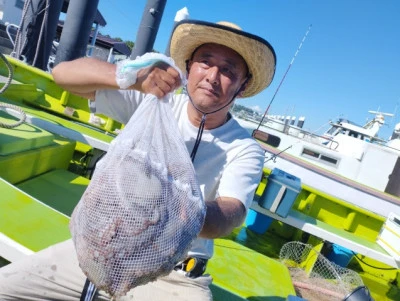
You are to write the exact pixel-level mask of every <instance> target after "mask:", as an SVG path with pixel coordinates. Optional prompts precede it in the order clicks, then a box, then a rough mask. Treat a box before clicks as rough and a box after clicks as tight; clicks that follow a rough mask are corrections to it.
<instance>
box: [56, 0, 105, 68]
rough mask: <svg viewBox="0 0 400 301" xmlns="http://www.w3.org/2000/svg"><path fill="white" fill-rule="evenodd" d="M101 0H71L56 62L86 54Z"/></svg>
mask: <svg viewBox="0 0 400 301" xmlns="http://www.w3.org/2000/svg"><path fill="white" fill-rule="evenodd" d="M98 4H99V0H70V1H69V6H68V11H67V16H66V18H65V23H64V28H63V31H62V33H61V38H60V44H59V46H58V49H57V54H56V60H55V64H54V65H57V64H58V63H60V62H63V61H71V60H73V59H77V58H80V57H83V56H85V55H86V49H87V45H88V43H89V36H90V32H91V30H92V25H93V22H94V19H95V16H96V12H97V5H98Z"/></svg>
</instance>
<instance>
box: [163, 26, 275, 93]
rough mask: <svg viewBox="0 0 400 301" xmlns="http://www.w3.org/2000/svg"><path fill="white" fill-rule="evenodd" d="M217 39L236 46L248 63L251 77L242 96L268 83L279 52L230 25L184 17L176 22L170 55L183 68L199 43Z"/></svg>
mask: <svg viewBox="0 0 400 301" xmlns="http://www.w3.org/2000/svg"><path fill="white" fill-rule="evenodd" d="M207 43H215V44H220V45H224V46H226V47H229V48H231V49H233V50H235V51H236V52H237V53H238V54H240V55H241V56H242V58H243V59H244V61H245V62H246V64H247V67H248V69H249V73H250V74H251V79H250V80H249V82H248V83H247V86H246V89H245V91H244V93H243V95H242V97H250V96H253V95H256V94H257V93H259V92H261V91H262V90H264V89H265V88H266V87H268V86H269V85H270V83H271V81H272V79H273V77H274V74H275V66H276V55H275V51H274V49H273V48H272V46H271V45H270V44H269V43H268V42H267V41H266V40H264V39H262V38H260V37H258V36H255V35H252V34H250V33H247V32H244V31H242V30H238V29H235V28H231V27H228V26H224V25H220V24H216V23H209V22H204V21H193V20H184V21H181V22H179V23H177V24H176V26H175V28H174V31H173V33H172V37H171V41H170V55H171V57H172V58H173V59H174V61H175V63H176V64H177V66H178V67H179V68H180V69H181V70H185V69H186V61H187V60H188V59H190V58H191V56H192V53H193V51H194V50H195V49H196V48H197V47H199V46H200V45H203V44H207Z"/></svg>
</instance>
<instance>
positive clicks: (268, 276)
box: [206, 239, 296, 301]
mask: <svg viewBox="0 0 400 301" xmlns="http://www.w3.org/2000/svg"><path fill="white" fill-rule="evenodd" d="M214 246H215V248H214V255H213V257H212V258H211V259H210V260H209V262H208V265H207V269H206V273H209V274H210V275H211V276H212V277H213V284H212V285H211V291H212V293H213V297H214V300H217V301H225V300H226V301H228V300H229V301H239V300H251V301H257V300H259V301H262V300H271V301H272V300H276V301H281V300H286V298H287V296H289V295H296V292H295V289H294V287H293V284H292V280H291V278H290V274H289V270H288V269H287V267H286V266H285V265H284V264H282V263H280V262H279V261H277V260H274V259H272V258H269V257H267V256H264V255H262V254H260V253H257V252H256V251H254V250H252V249H249V248H247V247H245V246H243V245H241V244H239V243H237V242H234V241H232V240H229V239H215V243H214Z"/></svg>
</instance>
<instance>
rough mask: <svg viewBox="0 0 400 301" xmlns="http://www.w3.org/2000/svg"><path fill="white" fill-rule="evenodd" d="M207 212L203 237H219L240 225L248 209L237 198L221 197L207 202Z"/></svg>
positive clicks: (201, 233) (202, 232)
mask: <svg viewBox="0 0 400 301" xmlns="http://www.w3.org/2000/svg"><path fill="white" fill-rule="evenodd" d="M206 206H207V212H206V218H205V222H204V226H203V229H202V230H201V232H200V237H202V238H217V237H221V236H224V235H228V234H229V233H231V232H232V230H233V229H234V228H235V227H239V226H240V225H241V224H242V222H243V220H244V218H245V217H246V209H245V207H244V205H243V204H242V202H240V201H239V200H238V199H235V198H229V197H219V198H217V199H216V200H215V201H211V202H206Z"/></svg>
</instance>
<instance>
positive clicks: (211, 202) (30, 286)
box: [0, 21, 276, 301]
mask: <svg viewBox="0 0 400 301" xmlns="http://www.w3.org/2000/svg"><path fill="white" fill-rule="evenodd" d="M170 45H171V46H170V47H171V48H170V53H171V57H172V58H173V59H174V60H175V63H176V64H177V65H178V67H179V68H180V69H181V70H186V71H187V80H188V82H187V86H186V93H184V94H180V95H174V94H169V93H170V92H172V91H174V90H175V89H176V88H177V87H179V86H180V77H179V73H178V72H177V70H175V69H174V68H172V67H170V66H168V65H166V64H156V65H153V66H151V67H148V68H145V69H142V70H140V71H138V73H137V79H136V82H135V83H133V84H132V85H130V86H129V87H128V89H125V90H121V89H120V87H119V85H118V83H117V81H116V66H115V65H113V64H109V63H105V62H101V61H97V60H95V59H91V58H81V59H78V60H75V61H71V62H63V63H60V64H59V65H57V66H56V67H55V68H54V70H53V76H54V79H55V81H56V83H58V84H59V85H60V86H62V87H64V88H65V89H66V90H69V91H71V92H72V93H75V94H78V95H81V96H84V97H87V98H89V99H94V100H95V104H96V110H97V112H99V113H103V114H106V115H108V116H110V117H112V118H114V119H116V120H118V121H121V122H123V123H126V122H128V120H129V119H130V117H131V116H132V114H133V112H134V111H135V110H136V108H137V107H138V106H139V105H140V103H141V100H142V99H143V98H144V95H145V94H147V93H151V94H154V95H156V96H157V97H158V98H161V97H164V96H167V97H168V98H169V102H170V104H171V106H172V109H173V112H174V114H175V117H176V119H177V122H178V126H179V129H180V132H181V134H182V137H183V139H184V141H185V143H186V146H187V148H188V150H189V153H191V158H192V161H193V165H194V167H195V170H196V176H197V178H198V181H199V184H200V187H201V191H202V193H203V197H204V200H205V201H206V206H207V213H206V219H205V223H204V226H203V229H202V230H201V233H200V235H199V238H198V239H196V240H195V241H194V243H193V245H192V248H191V250H190V252H189V254H188V259H187V260H186V261H184V262H182V263H180V264H178V265H177V267H176V269H175V270H174V271H172V272H171V274H170V275H168V276H167V277H162V278H160V279H158V280H157V281H155V282H151V283H149V284H146V285H144V286H139V287H136V288H134V289H132V290H131V291H130V292H129V293H128V295H127V296H126V297H124V298H122V299H121V300H130V299H132V300H138V301H141V300H190V301H196V300H212V296H211V292H210V290H209V285H210V283H211V276H209V275H203V272H204V269H205V265H206V262H207V260H208V259H209V258H211V256H212V253H213V240H212V239H213V238H217V237H220V236H223V235H227V234H229V233H230V232H231V231H232V230H233V228H234V227H237V226H240V225H241V223H242V222H243V220H244V218H245V216H246V212H247V208H248V207H249V206H250V203H251V201H252V199H253V196H254V191H255V189H256V187H257V184H258V182H259V180H260V178H261V173H262V167H263V162H264V153H263V151H262V149H261V148H260V146H259V145H258V144H257V143H256V142H255V141H254V140H253V139H252V138H251V137H250V136H249V134H248V133H247V131H246V130H245V129H243V128H242V127H240V125H239V124H238V123H237V122H236V121H235V120H234V119H233V118H232V117H231V115H230V113H229V109H230V107H231V105H232V103H233V101H234V99H235V98H236V97H250V96H253V95H255V94H257V93H259V92H260V91H262V90H263V89H264V88H265V87H267V86H268V85H269V84H270V82H271V81H272V78H273V75H274V71H275V62H276V58H275V53H274V50H273V49H272V47H271V46H270V45H269V43H268V42H266V41H265V40H263V39H261V38H260V37H257V36H254V35H251V34H249V33H246V32H243V31H241V30H240V28H238V27H237V26H235V25H234V24H231V23H226V22H224V23H219V24H214V23H207V22H200V21H183V22H181V23H179V24H177V26H176V27H175V29H174V32H173V35H172V37H171V44H170ZM215 276H217V275H215ZM84 283H85V276H84V274H83V273H82V272H81V270H80V269H79V266H78V261H77V259H76V255H75V250H74V247H73V244H72V242H71V241H70V240H69V241H67V242H64V243H61V244H58V245H56V246H53V247H50V248H48V249H46V250H44V251H42V252H39V253H37V254H35V255H34V256H32V257H31V258H27V259H26V260H22V261H20V262H16V263H15V264H11V265H9V266H6V267H5V268H3V269H1V270H0V299H1V300H43V299H45V300H79V298H80V296H81V292H82V289H83V286H84ZM96 298H97V299H96V300H108V298H107V296H106V295H105V294H104V293H103V292H99V294H98V295H97V297H96Z"/></svg>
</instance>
